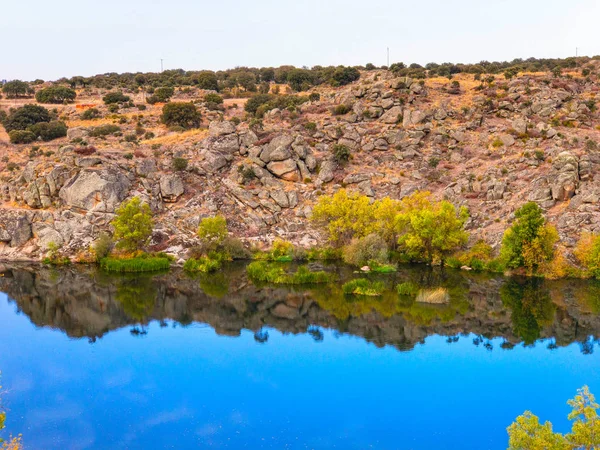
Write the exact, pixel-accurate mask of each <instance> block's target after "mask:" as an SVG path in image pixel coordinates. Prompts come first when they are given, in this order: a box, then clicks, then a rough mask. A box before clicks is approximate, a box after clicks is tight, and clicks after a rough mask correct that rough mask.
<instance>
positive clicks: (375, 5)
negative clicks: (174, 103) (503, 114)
mask: <svg viewBox="0 0 600 450" xmlns="http://www.w3.org/2000/svg"><path fill="white" fill-rule="evenodd" d="M0 3H1V4H2V5H1V8H0V11H1V19H0V21H1V22H0V58H1V59H0V80H1V79H9V80H10V79H15V78H19V79H24V80H33V79H36V78H42V79H45V80H52V79H57V78H60V77H62V76H67V77H70V76H74V75H83V76H89V75H94V74H97V73H106V72H138V71H140V72H150V71H153V72H155V71H159V70H160V59H161V58H164V67H165V69H176V68H183V69H186V70H200V69H211V70H218V69H228V68H232V67H235V66H253V67H262V66H274V67H276V66H280V65H283V64H293V65H295V66H309V67H310V66H314V65H338V64H344V65H358V64H360V65H364V64H366V63H368V62H371V63H373V64H375V65H378V66H379V65H384V64H386V47H390V54H391V56H390V61H391V62H398V61H402V62H405V63H411V62H417V63H420V64H426V63H428V62H438V63H441V62H479V61H481V60H488V61H500V60H511V59H514V58H528V57H530V56H534V57H538V58H555V57H556V58H558V57H568V56H574V55H575V48H576V47H579V48H580V50H579V54H580V55H587V56H593V55H598V54H600V38H598V29H597V27H598V25H597V24H598V19H599V18H600V1H599V0H429V1H422V0H421V1H418V0H410V1H407V0H296V1H285V0H279V1H275V0H244V1H242V0H217V1H211V2H208V1H204V0H150V1H148V0H51V1H48V0H20V1H16V0H3V1H2V2H0Z"/></svg>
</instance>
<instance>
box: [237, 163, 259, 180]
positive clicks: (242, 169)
mask: <svg viewBox="0 0 600 450" xmlns="http://www.w3.org/2000/svg"><path fill="white" fill-rule="evenodd" d="M238 173H239V174H240V175H241V176H242V183H243V184H247V183H249V182H250V181H252V180H254V179H255V178H256V173H255V172H254V169H253V168H252V167H249V166H245V165H244V164H240V165H239V166H238Z"/></svg>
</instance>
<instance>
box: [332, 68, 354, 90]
mask: <svg viewBox="0 0 600 450" xmlns="http://www.w3.org/2000/svg"><path fill="white" fill-rule="evenodd" d="M359 78H360V72H359V71H358V69H356V68H355V67H338V68H337V69H335V71H334V72H333V74H332V75H331V84H332V85H333V86H343V85H345V84H348V83H352V82H353V81H356V80H358V79H359Z"/></svg>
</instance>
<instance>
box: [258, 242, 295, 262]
mask: <svg viewBox="0 0 600 450" xmlns="http://www.w3.org/2000/svg"><path fill="white" fill-rule="evenodd" d="M254 258H255V259H261V260H266V261H277V262H290V261H293V259H294V245H293V244H292V243H291V242H287V241H283V240H281V239H276V240H275V241H274V242H273V246H272V247H271V250H270V251H268V252H260V253H256V254H255V255H254Z"/></svg>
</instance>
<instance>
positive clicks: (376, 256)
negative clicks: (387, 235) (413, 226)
mask: <svg viewBox="0 0 600 450" xmlns="http://www.w3.org/2000/svg"><path fill="white" fill-rule="evenodd" d="M343 259H344V262H345V263H346V264H350V265H352V266H356V267H362V266H364V265H367V264H369V263H370V262H374V263H376V264H385V263H387V262H388V260H389V257H388V246H387V243H386V242H385V240H384V239H383V238H382V237H381V236H379V235H378V234H375V233H371V234H369V235H367V236H365V237H363V238H357V239H353V240H352V242H351V243H350V244H349V245H347V246H346V247H344V250H343Z"/></svg>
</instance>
